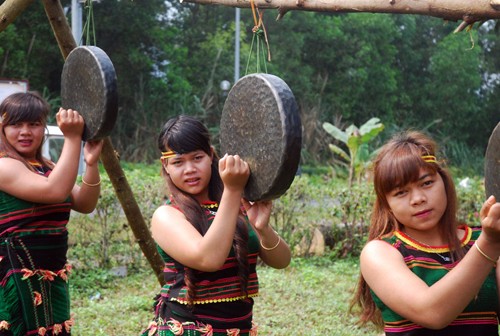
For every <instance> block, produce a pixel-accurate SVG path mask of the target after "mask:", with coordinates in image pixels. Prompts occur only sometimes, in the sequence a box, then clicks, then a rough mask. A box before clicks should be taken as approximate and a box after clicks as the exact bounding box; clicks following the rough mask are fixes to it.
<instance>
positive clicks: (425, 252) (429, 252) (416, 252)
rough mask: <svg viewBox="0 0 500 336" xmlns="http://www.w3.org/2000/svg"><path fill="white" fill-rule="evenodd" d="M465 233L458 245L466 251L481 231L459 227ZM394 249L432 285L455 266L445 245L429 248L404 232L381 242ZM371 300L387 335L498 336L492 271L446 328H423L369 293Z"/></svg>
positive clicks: (415, 271) (496, 302)
mask: <svg viewBox="0 0 500 336" xmlns="http://www.w3.org/2000/svg"><path fill="white" fill-rule="evenodd" d="M461 228H463V229H464V230H465V232H466V234H465V235H464V237H463V239H462V241H461V244H462V246H465V248H466V249H467V250H469V249H470V248H471V247H472V246H473V244H474V242H475V241H476V239H477V238H478V237H479V235H480V233H481V231H480V228H470V227H467V226H462V227H461ZM384 240H385V241H387V242H388V243H390V244H391V245H392V246H394V247H395V248H397V249H398V250H399V252H401V254H402V255H403V257H404V260H405V262H406V265H407V266H408V268H409V269H410V270H411V271H412V272H413V273H415V274H416V275H417V276H418V277H419V278H421V279H422V280H424V282H425V283H426V284H427V285H429V286H431V285H432V284H434V283H436V282H437V281H438V280H439V279H441V278H442V277H443V276H444V275H445V274H446V273H448V271H449V270H451V269H453V268H454V267H455V266H456V264H457V263H456V262H452V261H451V253H450V249H449V248H448V247H446V246H441V247H436V248H434V247H433V248H432V249H430V248H429V247H428V246H424V245H422V244H420V243H419V242H417V241H415V240H413V239H412V238H410V237H409V236H407V235H405V234H404V233H403V232H400V231H396V232H394V235H393V236H391V237H389V238H386V239H384ZM372 296H373V299H374V301H375V303H376V305H377V307H378V308H380V310H381V312H382V317H383V320H384V322H385V326H384V331H385V334H386V335H387V336H427V335H429V336H466V335H467V336H471V335H481V336H498V316H497V311H498V292H497V284H496V276H495V270H492V271H491V273H490V275H489V276H488V278H487V279H486V281H485V282H484V284H483V286H482V288H481V290H480V292H479V294H478V295H477V297H476V299H475V300H473V301H472V302H471V303H470V304H469V305H468V306H467V307H466V309H465V310H464V311H463V312H462V313H461V314H460V315H459V316H458V317H457V318H456V319H455V320H454V321H453V322H452V323H451V324H450V325H449V326H447V327H446V328H444V329H441V330H430V329H426V328H423V327H421V326H419V325H417V324H415V323H413V322H411V321H408V320H407V319H404V318H403V317H401V316H400V315H398V314H396V313H395V312H394V311H392V310H391V309H390V308H389V307H387V306H386V305H385V304H384V303H383V302H382V301H381V300H380V299H379V298H378V297H377V296H376V295H375V293H373V292H372Z"/></svg>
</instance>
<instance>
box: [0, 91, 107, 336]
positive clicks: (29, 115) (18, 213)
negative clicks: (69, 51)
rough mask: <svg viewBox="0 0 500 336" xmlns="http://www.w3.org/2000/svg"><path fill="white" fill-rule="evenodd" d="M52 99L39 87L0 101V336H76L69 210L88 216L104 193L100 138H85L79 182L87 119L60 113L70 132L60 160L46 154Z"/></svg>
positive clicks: (60, 120)
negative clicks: (72, 312) (79, 175)
mask: <svg viewBox="0 0 500 336" xmlns="http://www.w3.org/2000/svg"><path fill="white" fill-rule="evenodd" d="M49 112H50V106H49V104H48V103H47V102H46V101H45V100H44V99H43V98H42V97H40V96H39V94H38V93H35V92H26V93H24V92H22V93H14V94H12V95H10V96H8V97H6V98H5V99H4V100H3V101H2V103H1V104H0V116H1V119H0V120H1V121H0V131H1V132H0V335H1V336H22V335H45V336H49V335H58V336H63V335H70V334H71V327H72V325H73V319H72V318H71V316H70V298H69V284H68V276H69V273H70V271H71V266H70V265H69V264H68V261H67V258H66V252H67V249H68V231H67V229H66V225H67V223H68V220H69V217H70V211H71V210H75V211H78V212H81V213H90V212H92V211H93V210H94V208H95V206H96V204H97V201H98V198H99V194H100V187H99V184H100V177H99V169H98V160H99V155H100V153H101V149H102V141H91V142H87V143H86V144H85V146H84V159H85V162H86V170H85V175H84V176H83V177H82V185H80V186H79V185H76V184H75V181H76V177H77V173H78V164H79V161H80V153H81V146H82V133H83V128H84V120H83V118H82V116H81V115H80V114H79V113H78V112H77V111H74V110H71V109H67V110H66V109H63V108H61V109H60V110H59V112H58V113H57V114H56V120H57V124H58V126H59V128H60V129H61V131H62V132H63V134H64V145H63V148H62V152H61V156H60V158H59V160H58V161H57V164H54V163H53V162H51V161H50V160H48V159H46V158H44V157H43V156H42V144H43V141H44V135H45V128H46V122H47V118H48V115H49Z"/></svg>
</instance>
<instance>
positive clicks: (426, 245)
mask: <svg viewBox="0 0 500 336" xmlns="http://www.w3.org/2000/svg"><path fill="white" fill-rule="evenodd" d="M404 234H405V235H407V236H408V237H410V238H411V239H413V240H414V241H416V242H417V243H419V244H420V245H423V246H425V247H427V248H428V249H429V250H430V251H431V253H435V254H437V255H438V256H440V257H441V259H443V260H444V261H446V262H450V261H451V258H450V257H445V256H443V255H442V254H440V253H439V252H438V251H437V250H436V249H435V248H434V247H432V246H430V245H428V244H425V243H422V242H421V241H420V240H418V239H415V238H413V237H412V236H410V235H409V234H408V232H405V233H404Z"/></svg>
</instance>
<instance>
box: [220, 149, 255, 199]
mask: <svg viewBox="0 0 500 336" xmlns="http://www.w3.org/2000/svg"><path fill="white" fill-rule="evenodd" d="M219 174H220V177H221V179H222V182H223V183H224V188H225V189H229V190H237V191H240V192H241V191H243V189H244V188H245V185H246V184H247V181H248V178H249V176H250V168H249V167H248V163H246V162H245V161H244V160H243V159H241V158H240V157H239V155H228V154H226V155H224V157H223V158H222V159H220V160H219Z"/></svg>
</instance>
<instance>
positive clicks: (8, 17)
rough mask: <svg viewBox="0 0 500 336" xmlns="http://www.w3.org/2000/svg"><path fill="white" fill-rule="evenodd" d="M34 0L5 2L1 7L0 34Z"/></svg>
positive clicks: (9, 0)
mask: <svg viewBox="0 0 500 336" xmlns="http://www.w3.org/2000/svg"><path fill="white" fill-rule="evenodd" d="M33 1H34V0H5V1H4V2H3V3H2V4H1V5H0V32H2V31H4V30H5V29H6V28H7V26H8V25H9V24H11V23H12V22H14V20H15V19H16V18H17V17H18V16H19V14H21V13H22V12H23V11H24V10H25V9H26V8H27V7H28V6H29V5H30V4H31V3H32V2H33Z"/></svg>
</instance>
